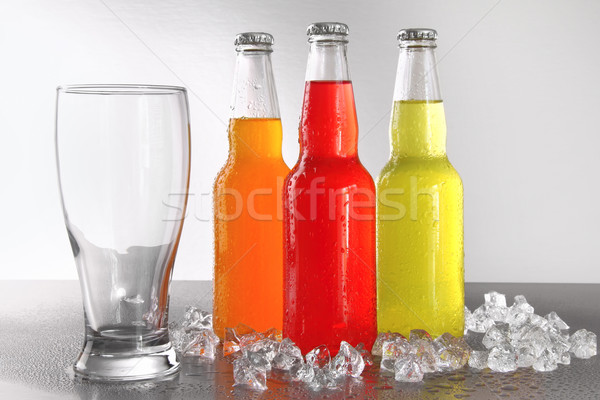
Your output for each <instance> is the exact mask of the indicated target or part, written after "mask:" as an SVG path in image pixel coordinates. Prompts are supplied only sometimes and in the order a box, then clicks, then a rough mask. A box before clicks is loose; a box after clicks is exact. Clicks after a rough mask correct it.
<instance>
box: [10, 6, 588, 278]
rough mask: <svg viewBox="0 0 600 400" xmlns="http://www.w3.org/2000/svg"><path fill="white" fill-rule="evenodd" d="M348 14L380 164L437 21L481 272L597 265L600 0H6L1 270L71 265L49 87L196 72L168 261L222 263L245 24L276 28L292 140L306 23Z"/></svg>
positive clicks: (455, 147)
mask: <svg viewBox="0 0 600 400" xmlns="http://www.w3.org/2000/svg"><path fill="white" fill-rule="evenodd" d="M322 20H337V21H341V22H345V23H347V24H348V25H349V26H350V32H351V36H350V45H349V46H350V47H349V61H350V71H351V76H352V79H353V81H354V89H355V95H356V104H357V110H358V118H359V123H360V132H361V134H360V137H361V140H360V144H359V153H360V157H361V159H362V161H363V163H364V164H365V166H366V167H367V168H368V169H369V171H370V172H371V173H372V174H373V175H374V176H376V175H377V174H378V173H379V170H380V169H381V167H382V166H383V165H384V164H385V162H386V160H387V157H388V153H389V146H388V123H389V116H390V115H389V111H390V106H391V101H392V93H393V87H394V75H395V70H396V63H397V56H398V50H397V47H396V40H395V37H396V33H397V31H398V30H399V29H400V28H404V27H432V28H435V29H437V30H438V32H439V41H438V60H439V74H440V79H441V84H442V94H443V96H444V99H445V104H446V116H447V123H448V154H449V157H450V159H451V161H452V163H453V164H454V165H455V167H456V168H457V170H458V171H459V173H460V174H461V176H462V178H463V182H464V186H465V252H466V258H465V268H466V280H467V281H471V282H473V281H474V282H478V281H490V282H587V283H592V282H595V283H598V282H600V262H599V261H598V260H599V259H598V255H597V247H598V243H599V242H600V232H599V230H598V225H599V224H600V211H599V208H598V194H599V188H598V179H597V173H598V171H599V170H600V157H599V156H598V147H599V146H600V132H599V131H600V129H599V126H600V125H599V123H598V118H597V116H598V112H599V111H598V110H599V109H600V107H599V106H600V96H598V93H599V92H600V78H599V74H600V68H599V66H600V55H599V51H600V50H599V49H600V47H599V46H598V43H597V39H595V38H596V36H598V28H597V24H598V21H600V3H599V2H594V1H570V2H566V1H543V0H536V1H526V2H524V1H518V0H500V1H498V0H481V1H479V0H478V1H452V2H448V1H428V2H414V1H356V0H351V1H315V0H305V1H287V2H284V1H275V0H266V1H260V2H259V1H242V0H236V1H208V0H196V1H192V0H187V1H183V0H179V1H175V0H168V1H165V0H162V1H158V0H150V1H147V0H123V1H119V0H53V1H47V0H2V2H0V49H1V53H0V54H1V56H0V57H1V58H0V59H1V60H2V62H1V63H0V72H1V76H2V77H3V82H2V94H1V95H0V102H1V104H0V132H1V133H2V145H1V146H0V171H2V172H1V174H2V197H1V203H0V206H1V209H2V223H1V226H2V228H1V229H0V243H1V251H2V268H1V269H0V279H75V278H76V271H75V267H74V263H73V260H72V254H71V250H70V247H69V243H68V240H67V235H66V232H65V229H64V225H63V220H62V218H63V217H62V213H61V209H60V202H59V195H58V189H57V180H56V172H55V164H54V162H55V160H54V145H53V134H54V133H53V129H54V101H55V87H56V86H57V85H59V84H69V83H151V84H174V85H183V86H186V87H187V88H188V89H189V95H190V108H191V120H192V142H193V149H192V154H193V159H192V183H191V188H190V192H191V193H192V197H191V198H190V202H189V205H190V207H189V214H188V218H187V220H186V224H185V227H184V232H183V237H182V241H181V245H180V249H179V254H178V258H177V262H176V267H175V275H174V278H175V279H211V277H212V260H213V255H212V239H213V238H212V223H211V221H210V218H211V198H210V196H209V193H210V190H211V186H212V182H213V179H214V176H215V175H216V174H217V172H218V170H219V169H220V167H221V166H222V165H223V163H224V161H225V159H226V157H227V150H228V149H227V135H226V126H225V123H226V122H227V119H228V114H229V103H230V95H231V86H232V78H233V67H234V58H235V55H234V48H233V38H234V36H235V34H236V33H238V32H241V31H248V30H263V31H267V32H270V33H272V34H273V35H274V36H275V40H276V44H275V52H274V55H273V63H274V70H275V79H276V83H277V88H278V93H279V101H280V107H281V111H282V120H283V125H284V144H283V146H284V148H283V153H284V158H285V160H286V162H287V163H288V165H290V166H292V165H293V164H294V163H295V161H296V158H297V154H298V145H297V126H298V118H299V113H300V107H301V100H302V90H303V80H304V72H305V65H306V56H307V48H306V36H305V29H306V26H307V25H308V24H309V23H311V22H314V21H322Z"/></svg>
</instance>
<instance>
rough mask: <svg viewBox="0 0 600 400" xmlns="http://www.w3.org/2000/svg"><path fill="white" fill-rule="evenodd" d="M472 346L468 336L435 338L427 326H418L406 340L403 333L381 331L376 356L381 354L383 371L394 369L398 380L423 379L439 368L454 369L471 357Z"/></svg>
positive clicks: (374, 349)
mask: <svg viewBox="0 0 600 400" xmlns="http://www.w3.org/2000/svg"><path fill="white" fill-rule="evenodd" d="M470 353H471V348H470V347H469V345H468V344H467V342H466V341H465V340H464V338H462V337H461V338H457V337H454V336H452V335H451V334H449V333H444V334H443V335H441V336H439V337H438V338H436V339H435V340H433V339H432V338H431V336H430V335H429V333H427V332H426V331H424V330H423V329H414V330H412V331H411V332H410V335H409V338H408V339H406V338H405V337H404V336H402V335H401V334H399V333H395V332H386V333H380V334H379V336H378V337H377V340H376V341H375V344H374V345H373V355H378V356H381V366H380V369H381V371H384V372H391V373H393V374H394V377H395V379H396V380H397V381H401V382H419V381H421V380H423V375H424V374H425V373H428V372H435V371H453V370H456V369H459V368H462V367H463V366H464V365H465V364H466V363H467V361H468V360H469V354H470Z"/></svg>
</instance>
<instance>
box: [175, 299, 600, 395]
mask: <svg viewBox="0 0 600 400" xmlns="http://www.w3.org/2000/svg"><path fill="white" fill-rule="evenodd" d="M484 298H485V303H484V304H483V305H481V306H480V307H478V308H477V309H475V310H474V311H473V312H471V311H470V310H469V309H468V308H467V307H465V332H464V333H465V336H464V337H454V336H452V335H451V334H449V333H444V334H443V335H441V336H439V337H437V338H435V339H433V338H432V337H431V336H430V335H429V333H427V332H426V331H425V330H422V329H415V330H412V331H411V332H410V335H409V338H408V339H407V338H406V337H404V336H403V335H401V334H399V333H396V332H383V333H380V334H379V335H378V336H377V339H376V340H375V343H374V344H373V348H372V355H371V353H370V352H369V351H368V350H366V349H365V347H364V345H363V344H362V343H360V344H358V345H357V346H356V347H352V346H351V345H350V344H349V343H347V342H345V341H342V342H341V344H340V350H339V352H338V354H337V355H336V356H335V357H333V358H332V357H331V354H330V352H329V349H328V348H327V346H325V345H321V346H318V347H316V348H314V349H313V350H311V351H310V352H309V353H307V354H306V357H303V356H302V352H301V351H300V348H298V347H297V346H296V345H295V344H294V342H292V341H291V340H290V339H289V338H285V339H284V338H282V334H281V332H280V331H279V330H277V329H274V328H272V329H269V330H267V331H265V332H257V331H255V330H254V329H252V328H251V327H249V326H247V325H243V324H239V325H238V326H236V327H235V328H226V330H225V339H224V341H223V355H224V356H225V357H227V356H232V357H234V360H233V376H234V381H235V384H234V386H238V385H243V386H247V387H249V388H252V389H257V390H265V389H267V375H268V374H269V373H270V371H272V370H279V371H284V372H286V373H288V374H289V377H290V379H291V380H292V381H296V382H304V383H305V384H307V385H308V386H309V387H311V388H312V389H313V390H321V389H325V388H327V389H338V388H340V387H341V386H342V384H343V378H344V377H351V378H358V377H360V375H361V374H362V372H363V370H364V369H365V367H366V366H371V365H373V357H372V356H380V357H381V363H380V370H381V371H382V372H383V373H386V372H387V373H392V374H393V375H394V377H395V379H396V380H397V381H402V382H419V381H421V380H422V379H423V376H424V374H426V373H430V372H435V371H453V370H457V369H460V368H462V367H464V366H465V365H468V366H469V367H471V368H474V369H480V370H481V369H485V368H489V369H491V370H492V371H497V372H510V371H514V370H516V369H517V368H529V367H533V368H534V369H535V370H536V371H553V370H555V369H556V368H557V367H558V365H559V364H570V362H571V357H572V356H573V357H575V358H590V357H593V356H595V355H596V353H597V338H596V334H595V333H593V332H589V331H587V330H585V329H580V330H578V331H577V332H575V333H573V334H572V335H570V334H569V325H567V323H566V322H565V321H563V320H562V319H561V318H560V317H559V316H558V314H556V312H551V313H549V314H548V315H546V316H545V317H542V316H540V315H537V314H535V312H534V308H533V307H532V306H531V305H530V304H529V303H528V302H527V299H526V298H525V297H524V296H522V295H519V296H515V298H514V303H513V304H512V305H511V306H507V303H506V296H505V295H504V294H501V293H497V292H489V293H486V294H485V296H484ZM169 331H170V332H169V333H170V335H171V342H172V343H173V347H174V348H175V350H176V351H177V352H179V353H180V354H182V355H184V356H195V357H201V358H206V359H210V360H214V358H215V353H216V349H217V346H218V344H219V338H218V337H217V336H216V335H215V333H214V332H213V329H212V315H211V314H209V313H206V312H203V311H201V310H199V309H197V308H196V307H192V306H189V307H187V309H186V312H185V315H184V318H183V320H182V321H180V322H175V323H172V324H169Z"/></svg>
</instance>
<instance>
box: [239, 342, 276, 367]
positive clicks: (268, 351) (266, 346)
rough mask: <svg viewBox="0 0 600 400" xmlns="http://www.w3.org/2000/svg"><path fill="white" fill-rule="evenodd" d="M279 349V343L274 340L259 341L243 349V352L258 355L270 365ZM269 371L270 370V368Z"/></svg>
mask: <svg viewBox="0 0 600 400" xmlns="http://www.w3.org/2000/svg"><path fill="white" fill-rule="evenodd" d="M279 347H280V343H279V342H277V341H275V340H271V339H261V340H259V341H257V342H254V343H251V344H249V345H248V346H246V347H244V348H243V352H244V353H250V352H251V353H255V354H259V355H261V356H262V357H263V358H264V359H265V360H267V361H268V362H269V363H270V362H271V361H273V358H275V356H276V355H277V353H278V352H279ZM269 369H271V367H270V366H269Z"/></svg>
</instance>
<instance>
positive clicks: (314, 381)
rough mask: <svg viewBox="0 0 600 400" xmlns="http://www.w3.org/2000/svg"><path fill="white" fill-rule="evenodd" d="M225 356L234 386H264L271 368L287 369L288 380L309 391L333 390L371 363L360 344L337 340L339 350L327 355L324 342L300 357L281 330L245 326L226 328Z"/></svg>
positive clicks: (259, 387)
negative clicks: (260, 329)
mask: <svg viewBox="0 0 600 400" xmlns="http://www.w3.org/2000/svg"><path fill="white" fill-rule="evenodd" d="M223 354H224V355H225V356H234V357H237V358H235V360H234V361H233V378H234V381H235V384H234V386H238V385H243V386H247V387H250V388H252V389H259V390H265V389H267V374H268V372H269V371H271V370H279V371H284V372H288V373H289V376H290V379H291V380H292V381H296V382H304V383H306V384H307V385H309V386H310V387H311V388H312V389H313V390H321V389H324V388H327V389H337V388H339V387H341V385H342V378H343V377H345V376H350V377H355V378H357V377H359V376H360V375H361V373H362V372H363V370H364V368H365V363H366V364H370V365H372V364H373V360H372V358H371V355H370V353H369V352H368V351H367V350H365V349H364V347H363V345H362V344H359V345H358V346H357V347H356V348H354V347H352V346H351V345H350V344H349V343H347V342H341V344H340V350H339V352H338V354H337V355H336V356H335V357H333V358H332V357H331V354H330V352H329V349H328V348H327V346H325V345H321V346H318V347H316V348H314V349H313V350H311V351H310V352H309V353H308V354H306V358H304V357H303V356H302V352H301V351H300V348H299V347H297V346H296V345H295V344H294V342H292V341H291V340H290V339H289V338H285V339H283V340H282V339H281V332H279V331H277V330H274V329H270V330H269V331H267V332H263V333H260V332H256V331H253V330H251V328H249V327H247V326H245V325H238V326H237V327H236V328H233V329H232V328H227V329H226V333H225V341H224V343H223Z"/></svg>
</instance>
